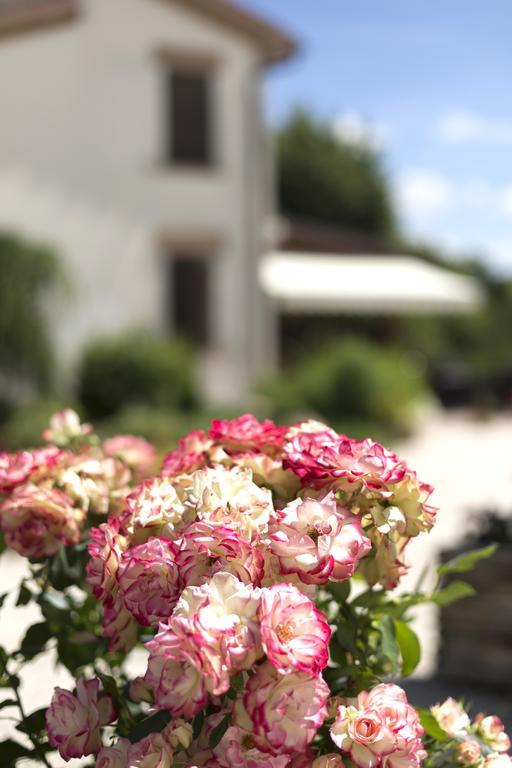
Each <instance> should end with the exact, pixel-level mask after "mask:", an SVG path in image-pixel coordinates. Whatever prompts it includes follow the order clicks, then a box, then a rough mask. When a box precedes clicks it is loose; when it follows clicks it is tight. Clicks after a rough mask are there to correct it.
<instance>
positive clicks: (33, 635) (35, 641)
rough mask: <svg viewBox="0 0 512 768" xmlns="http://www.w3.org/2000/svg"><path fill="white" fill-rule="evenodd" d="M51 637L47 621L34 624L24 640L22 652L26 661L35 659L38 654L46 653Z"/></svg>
mask: <svg viewBox="0 0 512 768" xmlns="http://www.w3.org/2000/svg"><path fill="white" fill-rule="evenodd" d="M50 637H51V632H50V628H49V627H48V624H47V623H46V621H42V622H40V623H39V624H33V625H32V626H31V627H29V628H28V629H27V632H26V634H25V637H24V638H23V640H22V643H21V648H20V651H21V653H22V654H23V656H24V657H25V659H27V660H28V659H33V658H34V656H37V654H38V653H41V651H44V648H45V646H46V643H47V642H48V640H49V639H50Z"/></svg>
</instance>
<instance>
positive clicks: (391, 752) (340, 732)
mask: <svg viewBox="0 0 512 768" xmlns="http://www.w3.org/2000/svg"><path fill="white" fill-rule="evenodd" d="M422 733H423V729H422V728H421V726H420V724H419V721H418V715H417V713H416V711H415V710H414V708H413V707H411V706H410V705H409V704H408V702H407V697H406V694H405V692H404V691H403V690H402V689H401V688H399V687H398V686H397V685H390V684H381V685H377V686H375V688H373V689H372V690H371V691H370V692H367V691H362V692H361V693H360V694H359V695H358V696H357V698H355V699H345V703H344V704H342V705H341V706H340V707H339V709H338V714H337V717H336V719H335V721H334V723H333V725H332V727H331V737H332V740H333V741H334V743H335V744H336V745H337V746H338V747H339V748H340V749H341V750H342V751H343V752H347V753H348V754H349V756H350V759H351V760H352V761H353V762H354V763H355V764H356V765H357V766H358V768H374V767H376V766H381V765H382V766H386V767H389V768H404V767H407V768H413V766H414V768H417V767H418V766H420V765H421V762H422V761H423V759H424V758H425V757H426V753H425V751H424V749H423V744H422V741H421V739H420V736H421V735H422Z"/></svg>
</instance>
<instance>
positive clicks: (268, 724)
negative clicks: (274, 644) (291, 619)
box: [234, 661, 329, 755]
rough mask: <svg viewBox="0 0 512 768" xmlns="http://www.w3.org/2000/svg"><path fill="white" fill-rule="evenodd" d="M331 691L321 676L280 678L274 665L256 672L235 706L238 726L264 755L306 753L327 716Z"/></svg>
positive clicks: (264, 665) (292, 675) (300, 673)
mask: <svg viewBox="0 0 512 768" xmlns="http://www.w3.org/2000/svg"><path fill="white" fill-rule="evenodd" d="M328 698H329V688H328V686H327V684H326V683H325V681H324V680H323V679H322V677H321V676H319V677H311V675H308V674H305V673H304V672H290V673H288V674H287V675H280V674H279V673H278V672H277V670H276V669H275V667H274V666H273V665H272V664H270V662H268V661H267V662H264V663H263V664H260V665H259V666H258V667H257V668H256V672H255V674H254V675H253V676H252V677H250V678H249V680H248V681H247V683H246V687H245V691H244V692H243V695H242V698H241V699H239V700H238V701H237V702H236V704H235V709H234V724H235V725H238V726H239V727H240V728H243V729H245V730H246V731H249V732H250V733H252V736H253V739H254V744H255V745H256V747H257V748H258V749H259V750H260V751H261V752H269V753H270V754H273V755H280V754H283V753H285V754H287V753H288V754H291V753H294V752H302V751H304V750H305V749H306V746H307V745H308V744H309V743H310V742H311V741H312V740H313V739H314V737H315V735H316V733H317V731H318V729H319V728H320V726H321V725H322V723H323V722H324V720H325V717H326V714H327V708H326V703H327V700H328Z"/></svg>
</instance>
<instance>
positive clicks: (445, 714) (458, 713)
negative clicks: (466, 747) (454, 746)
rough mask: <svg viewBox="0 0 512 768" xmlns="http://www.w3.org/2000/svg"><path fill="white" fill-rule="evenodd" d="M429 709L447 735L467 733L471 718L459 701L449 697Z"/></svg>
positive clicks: (458, 735) (455, 736) (453, 735)
mask: <svg viewBox="0 0 512 768" xmlns="http://www.w3.org/2000/svg"><path fill="white" fill-rule="evenodd" d="M430 711H431V712H432V714H433V715H434V717H435V719H436V720H437V722H438V723H439V725H440V726H441V728H442V729H443V731H445V732H446V733H447V734H448V736H452V737H454V738H457V737H461V736H465V735H466V734H467V733H468V731H469V728H470V725H471V720H470V719H469V715H468V714H467V712H466V711H465V709H464V707H463V706H462V704H461V703H460V702H459V701H455V699H452V698H451V697H450V698H448V699H446V701H443V703H442V704H436V705H434V706H433V707H431V708H430Z"/></svg>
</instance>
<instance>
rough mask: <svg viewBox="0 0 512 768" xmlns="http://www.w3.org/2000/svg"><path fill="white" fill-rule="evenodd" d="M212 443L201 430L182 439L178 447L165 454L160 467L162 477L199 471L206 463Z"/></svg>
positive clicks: (194, 431)
mask: <svg viewBox="0 0 512 768" xmlns="http://www.w3.org/2000/svg"><path fill="white" fill-rule="evenodd" d="M212 445H213V441H212V440H211V439H210V438H209V437H208V435H207V434H206V432H204V430H202V429H196V430H193V431H192V432H189V434H188V435H186V436H185V437H183V438H182V439H181V440H180V441H179V443H178V447H177V448H176V449H175V450H174V451H171V452H170V453H168V454H167V456H166V457H165V459H164V463H163V466H162V475H165V476H167V477H174V476H175V475H182V474H184V473H188V472H194V471H195V470H196V469H201V467H204V466H205V465H206V464H207V463H208V452H209V450H210V449H211V447H212Z"/></svg>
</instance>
